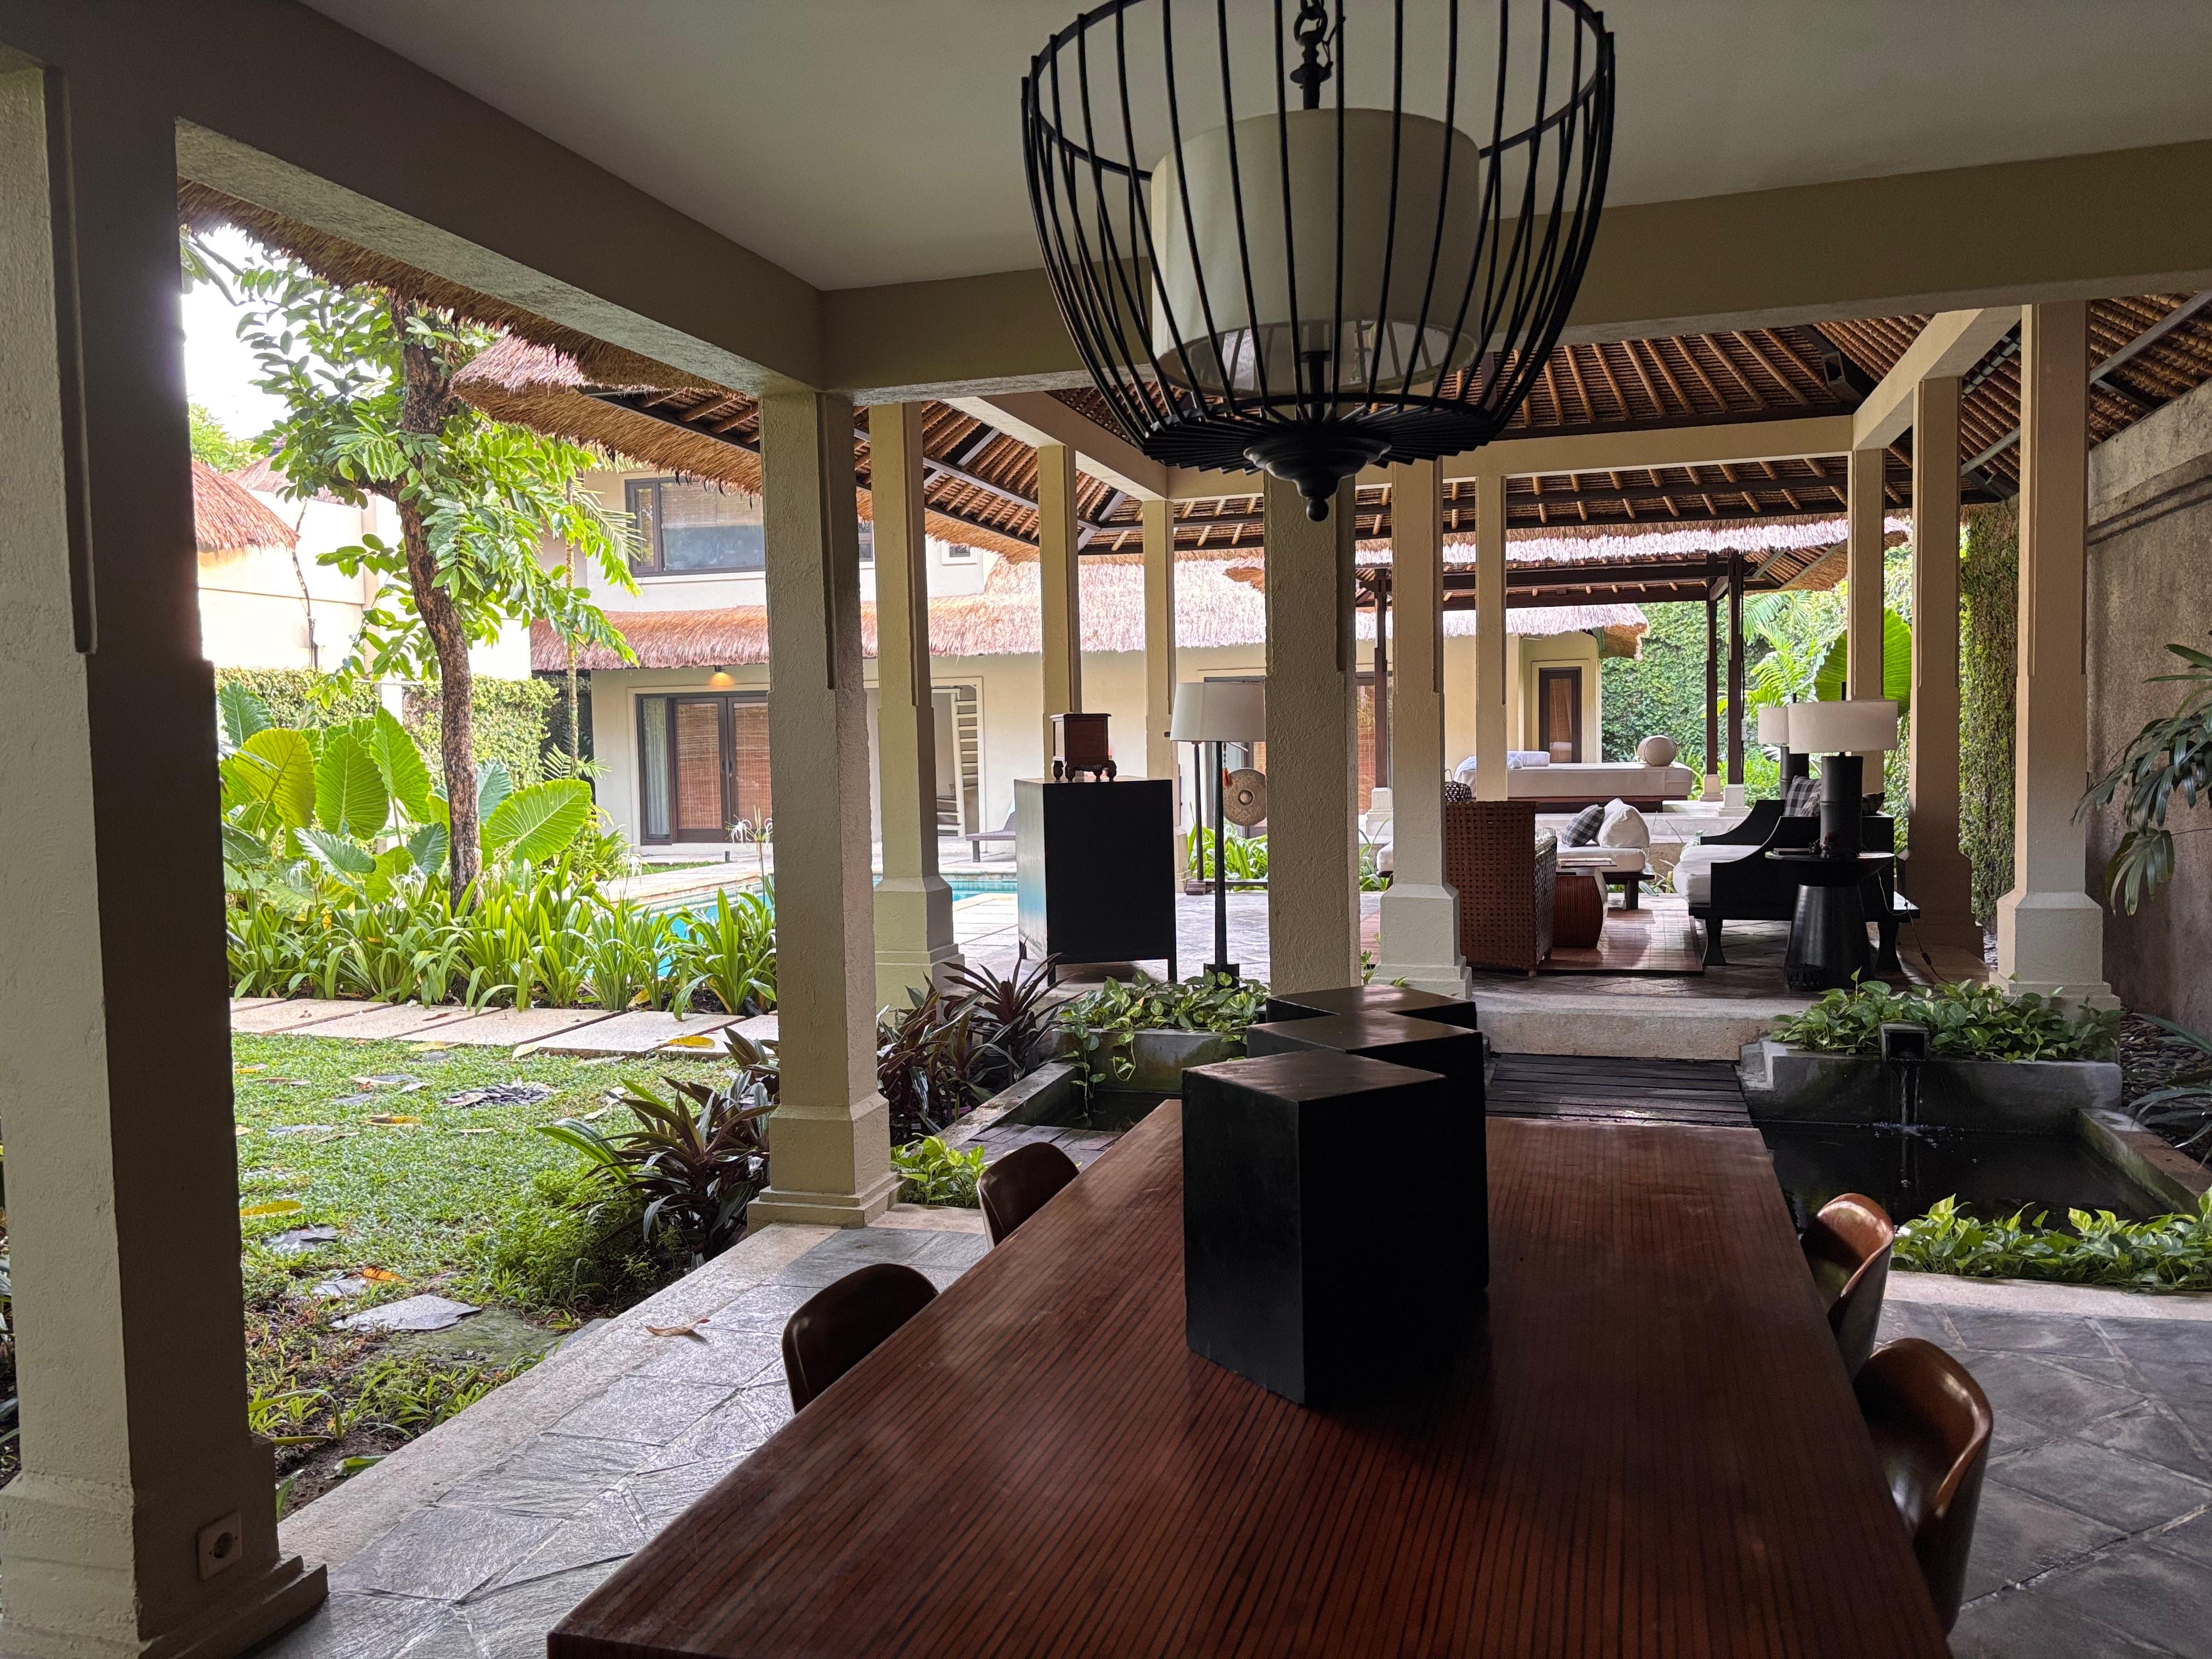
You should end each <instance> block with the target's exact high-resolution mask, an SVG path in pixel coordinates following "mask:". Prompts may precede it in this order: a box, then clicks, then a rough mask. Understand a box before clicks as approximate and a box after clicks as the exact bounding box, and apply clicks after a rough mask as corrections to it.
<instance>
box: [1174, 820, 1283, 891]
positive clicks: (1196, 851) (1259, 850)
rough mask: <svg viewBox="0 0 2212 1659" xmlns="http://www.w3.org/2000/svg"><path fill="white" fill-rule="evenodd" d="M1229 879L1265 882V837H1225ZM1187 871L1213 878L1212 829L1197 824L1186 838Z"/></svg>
mask: <svg viewBox="0 0 2212 1659" xmlns="http://www.w3.org/2000/svg"><path fill="white" fill-rule="evenodd" d="M1226 845H1227V847H1228V849H1229V851H1228V870H1229V879H1230V880H1231V881H1232V882H1239V881H1265V880H1267V837H1266V836H1230V837H1229V838H1228V840H1227V842H1226ZM1190 873H1191V874H1192V875H1193V876H1194V877H1196V878H1200V879H1201V880H1206V881H1211V880H1212V878H1213V831H1212V830H1211V829H1206V827H1205V826H1204V825H1202V824H1201V825H1200V827H1199V828H1198V829H1196V830H1195V831H1194V833H1193V834H1192V836H1191V838H1190Z"/></svg>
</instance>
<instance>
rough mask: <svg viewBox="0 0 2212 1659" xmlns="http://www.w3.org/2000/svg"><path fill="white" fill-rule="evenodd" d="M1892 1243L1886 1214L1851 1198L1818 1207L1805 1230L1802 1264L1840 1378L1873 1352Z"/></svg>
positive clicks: (1858, 1197) (1855, 1196) (1869, 1203)
mask: <svg viewBox="0 0 2212 1659" xmlns="http://www.w3.org/2000/svg"><path fill="white" fill-rule="evenodd" d="M1896 1239H1897V1229H1896V1228H1895V1227H1893V1226H1892V1225H1890V1220H1889V1215H1888V1212H1887V1211H1885V1210H1884V1209H1883V1208H1882V1207H1881V1205H1879V1204H1877V1203H1875V1201H1874V1200H1872V1199H1870V1198H1866V1197H1863V1196H1861V1195H1860V1194H1857V1193H1845V1194H1844V1195H1843V1196H1842V1197H1841V1198H1838V1199H1833V1200H1830V1201H1829V1202H1828V1203H1826V1204H1825V1205H1823V1206H1821V1207H1820V1214H1818V1215H1816V1216H1814V1218H1813V1221H1812V1225H1810V1226H1808V1227H1807V1228H1806V1229H1805V1237H1804V1238H1803V1240H1802V1243H1803V1244H1804V1247H1805V1260H1806V1261H1807V1262H1808V1264H1809V1265H1810V1266H1811V1267H1812V1269H1813V1283H1814V1285H1815V1286H1816V1287H1817V1288H1818V1289H1819V1291H1820V1300H1821V1301H1822V1303H1824V1304H1826V1307H1827V1310H1828V1328H1829V1329H1830V1330H1832V1331H1833V1332H1834V1333H1835V1334H1836V1346H1837V1347H1838V1349H1840V1350H1841V1351H1842V1352H1843V1356H1844V1374H1845V1375H1846V1376H1857V1375H1858V1374H1859V1367H1860V1366H1862V1365H1863V1364H1866V1358H1867V1356H1868V1355H1869V1354H1870V1353H1872V1352H1874V1339H1875V1329H1876V1328H1878V1327H1879V1326H1880V1325H1881V1297H1882V1292H1883V1291H1886V1290H1887V1289H1888V1287H1889V1250H1890V1246H1891V1245H1892V1244H1893V1243H1895V1242H1896Z"/></svg>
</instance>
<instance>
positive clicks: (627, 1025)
mask: <svg viewBox="0 0 2212 1659" xmlns="http://www.w3.org/2000/svg"><path fill="white" fill-rule="evenodd" d="M737 1023H738V1022H737V1020H736V1019H735V1018H733V1017H732V1016H731V1015H729V1014H690V1015H687V1016H685V1017H684V1018H681V1019H679V1018H678V1017H677V1016H676V1015H674V1014H665V1013H662V1012H659V1011H658V1010H656V1009H651V1008H638V1009H634V1010H632V1011H631V1012H629V1013H627V1014H617V1015H616V1016H615V1017H614V1018H611V1019H597V1018H595V1019H594V1020H593V1021H592V1023H591V1024H589V1025H585V1026H580V1027H578V1028H577V1029H575V1030H568V1031H561V1032H555V1033H550V1034H549V1035H547V1036H544V1037H538V1038H534V1039H532V1041H530V1042H527V1043H526V1044H525V1045H524V1046H523V1047H522V1048H518V1049H516V1050H515V1056H514V1057H515V1058H516V1059H517V1060H520V1059H521V1058H522V1057H523V1056H524V1054H651V1053H652V1052H653V1050H654V1049H656V1048H660V1047H661V1046H662V1045H663V1044H665V1043H666V1042H668V1041H669V1039H670V1038H671V1037H679V1036H714V1033H716V1032H717V1031H720V1030H721V1029H722V1028H723V1027H724V1026H726V1025H734V1024H737Z"/></svg>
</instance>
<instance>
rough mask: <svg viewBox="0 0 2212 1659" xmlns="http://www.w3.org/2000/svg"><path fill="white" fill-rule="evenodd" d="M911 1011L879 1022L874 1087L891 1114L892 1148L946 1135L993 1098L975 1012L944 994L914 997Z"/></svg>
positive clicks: (890, 1011) (886, 1014) (882, 1016)
mask: <svg viewBox="0 0 2212 1659" xmlns="http://www.w3.org/2000/svg"><path fill="white" fill-rule="evenodd" d="M908 995H909V996H910V997H911V998H912V999H913V1003H912V1006H909V1007H908V1008H906V1009H905V1010H903V1011H901V1010H898V1009H894V1008H886V1009H884V1011H883V1012H881V1013H879V1014H878V1016H877V1017H876V1087H877V1088H878V1090H880V1091H882V1093H883V1097H884V1103H885V1104H886V1105H887V1106H889V1107H890V1116H891V1145H892V1146H905V1145H906V1144H907V1143H908V1142H909V1141H913V1140H920V1139H924V1138H925V1137H927V1136H929V1135H936V1134H942V1133H944V1132H945V1130H946V1129H948V1128H950V1127H951V1126H952V1124H953V1123H954V1122H955V1121H957V1120H958V1119H959V1118H960V1117H961V1116H962V1115H963V1114H965V1113H966V1112H968V1111H969V1110H970V1109H972V1108H974V1107H975V1106H976V1105H977V1104H979V1103H981V1101H982V1100H983V1099H984V1098H985V1097H987V1095H988V1094H989V1092H990V1090H989V1088H988V1086H987V1084H986V1082H985V1079H987V1077H989V1076H991V1075H992V1065H991V1060H990V1058H989V1057H987V1056H984V1055H981V1054H979V1053H978V1045H977V1043H976V1041H975V1009H974V1007H973V1006H971V1005H970V1004H969V1001H968V1000H966V999H964V998H962V999H958V1000H955V999H953V998H950V997H948V996H946V995H945V993H944V992H943V991H940V990H936V989H932V990H929V991H927V992H923V991H910V992H908Z"/></svg>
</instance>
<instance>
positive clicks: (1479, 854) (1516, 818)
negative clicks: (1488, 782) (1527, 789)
mask: <svg viewBox="0 0 2212 1659" xmlns="http://www.w3.org/2000/svg"><path fill="white" fill-rule="evenodd" d="M1537 805H1538V803H1537V802H1535V801H1528V800H1462V801H1447V802H1445V803H1444V879H1445V880H1446V881H1448V882H1449V883H1450V884H1452V885H1453V886H1454V887H1455V888H1456V889H1457V890H1458V891H1459V949H1460V955H1461V956H1462V957H1465V958H1466V960H1467V965H1468V967H1470V968H1505V969H1515V970H1517V971H1519V972H1521V973H1524V974H1533V973H1534V972H1535V971H1536V964H1537V963H1540V962H1541V961H1542V960H1543V959H1544V958H1545V957H1547V956H1549V955H1550V954H1551V952H1552V889H1553V883H1554V881H1555V880H1556V878H1557V877H1558V873H1559V838H1558V837H1557V836H1553V834H1552V833H1551V832H1550V831H1549V830H1547V831H1545V832H1544V833H1543V834H1542V835H1541V836H1539V835H1538V834H1537V832H1536V808H1537Z"/></svg>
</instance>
